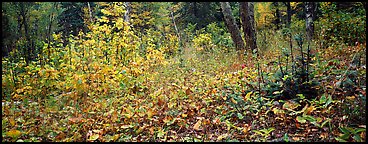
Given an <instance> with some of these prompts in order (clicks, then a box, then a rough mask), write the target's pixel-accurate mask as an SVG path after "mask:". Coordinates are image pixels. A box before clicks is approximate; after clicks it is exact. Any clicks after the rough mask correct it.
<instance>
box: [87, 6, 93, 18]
mask: <svg viewBox="0 0 368 144" xmlns="http://www.w3.org/2000/svg"><path fill="white" fill-rule="evenodd" d="M87 5H88V12H89V21H90V23H93V18H92V10H91V5H90V4H89V2H87Z"/></svg>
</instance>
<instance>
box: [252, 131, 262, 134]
mask: <svg viewBox="0 0 368 144" xmlns="http://www.w3.org/2000/svg"><path fill="white" fill-rule="evenodd" d="M253 132H255V133H257V134H260V135H263V133H262V132H261V131H259V130H253Z"/></svg>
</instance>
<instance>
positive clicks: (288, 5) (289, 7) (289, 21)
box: [285, 2, 291, 28]
mask: <svg viewBox="0 0 368 144" xmlns="http://www.w3.org/2000/svg"><path fill="white" fill-rule="evenodd" d="M285 3H286V11H287V27H288V28H290V24H291V6H290V2H285Z"/></svg>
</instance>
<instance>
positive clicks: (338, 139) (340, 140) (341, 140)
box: [335, 138, 347, 142]
mask: <svg viewBox="0 0 368 144" xmlns="http://www.w3.org/2000/svg"><path fill="white" fill-rule="evenodd" d="M335 140H337V141H339V142H347V141H346V140H343V139H341V138H335Z"/></svg>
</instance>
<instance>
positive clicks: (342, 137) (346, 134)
mask: <svg viewBox="0 0 368 144" xmlns="http://www.w3.org/2000/svg"><path fill="white" fill-rule="evenodd" d="M349 137H350V134H349V133H345V134H343V135H342V136H339V138H340V139H343V140H347V139H348V138H349Z"/></svg>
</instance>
